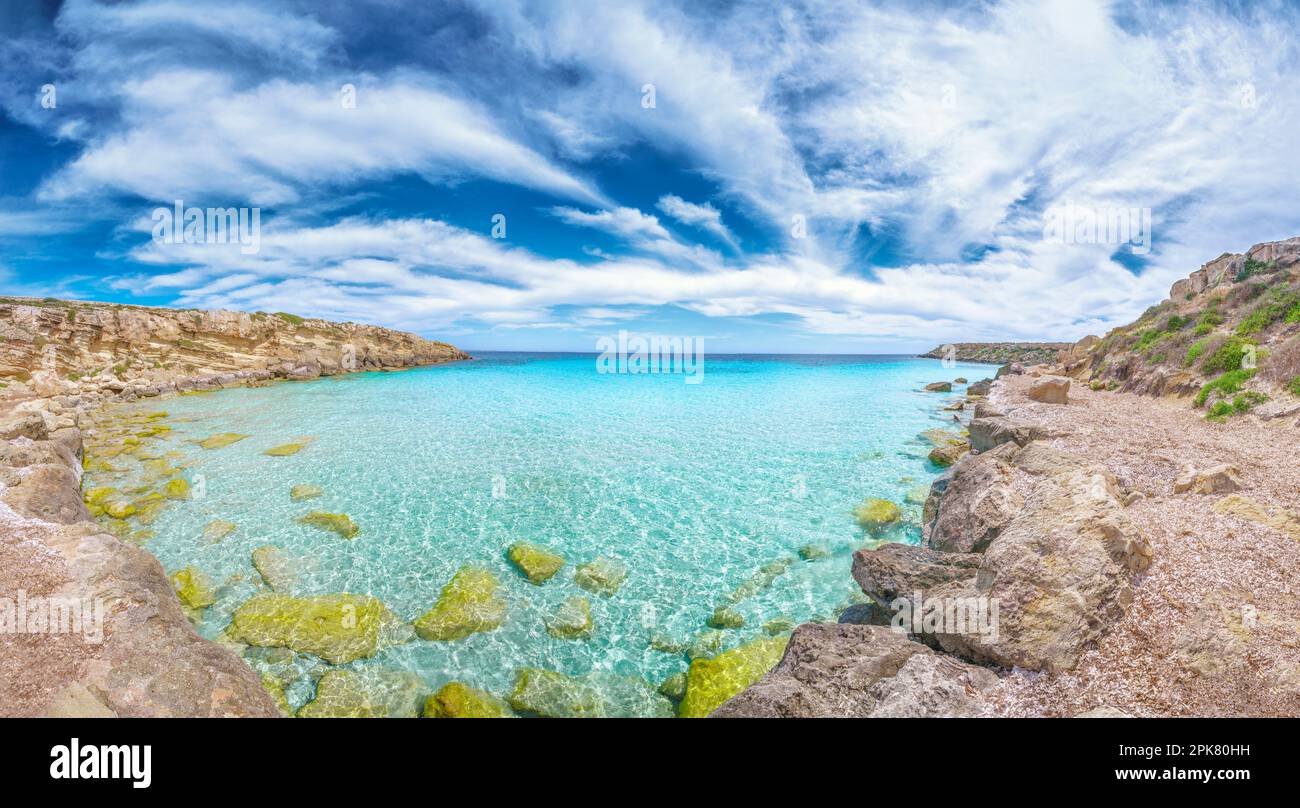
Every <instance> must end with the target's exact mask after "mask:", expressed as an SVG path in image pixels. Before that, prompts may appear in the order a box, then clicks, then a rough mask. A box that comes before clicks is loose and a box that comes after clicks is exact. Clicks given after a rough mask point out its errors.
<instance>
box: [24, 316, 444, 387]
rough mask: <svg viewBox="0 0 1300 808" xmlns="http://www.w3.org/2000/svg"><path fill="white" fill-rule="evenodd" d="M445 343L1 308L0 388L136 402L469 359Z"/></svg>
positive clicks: (231, 321)
mask: <svg viewBox="0 0 1300 808" xmlns="http://www.w3.org/2000/svg"><path fill="white" fill-rule="evenodd" d="M468 358H469V356H468V354H466V353H465V352H463V351H461V350H459V349H457V348H455V347H454V346H451V345H448V344H447V343H444V342H433V341H430V340H426V339H422V338H420V337H417V336H415V335H414V334H408V333H405V332H401V331H393V330H391V329H388V328H380V327H378V326H372V325H360V324H357V323H334V322H329V321H326V320H318V319H311V318H302V317H297V316H295V315H292V314H287V313H284V312H279V313H276V314H266V313H263V312H256V313H253V314H249V313H247V312H236V311H199V310H194V309H163V308H151V307H145V306H124V305H118V304H109V303H87V302H80V301H72V300H56V299H53V298H44V299H38V298H12V297H11V298H0V382H3V383H6V384H7V385H8V386H9V387H10V388H11V389H15V390H21V389H24V388H29V389H31V390H32V391H33V392H36V393H38V394H40V395H55V394H63V395H76V394H82V393H89V392H96V391H100V390H107V391H111V392H114V393H121V392H122V391H123V390H125V389H126V388H128V387H130V388H133V389H135V390H136V391H137V394H139V395H150V394H151V393H152V392H154V391H158V392H167V391H168V390H172V389H177V387H178V386H179V387H181V388H183V387H185V386H187V385H188V386H200V387H202V386H224V385H226V384H229V383H232V382H238V381H241V380H242V381H245V382H246V381H250V380H259V379H275V378H286V379H310V378H315V377H317V376H323V375H331V374H335V373H343V372H348V371H353V370H360V371H364V370H389V369H396V368H406V367H414V366H418V365H432V364H437V363H440V362H449V361H456V360H460V359H468Z"/></svg>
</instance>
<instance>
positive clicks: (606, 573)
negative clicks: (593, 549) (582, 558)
mask: <svg viewBox="0 0 1300 808" xmlns="http://www.w3.org/2000/svg"><path fill="white" fill-rule="evenodd" d="M626 578H627V565H626V564H624V563H623V562H622V561H619V560H618V559H616V558H609V557H608V556H596V558H595V559H594V560H592V561H589V562H587V563H586V564H583V565H582V566H580V567H578V570H577V572H575V573H574V575H573V580H574V582H575V583H577V584H578V586H580V587H582V588H583V589H585V590H587V591H588V592H595V593H596V594H598V595H606V596H608V595H612V594H614V593H615V592H617V591H618V589H619V587H621V586H622V585H623V581H624V579H626Z"/></svg>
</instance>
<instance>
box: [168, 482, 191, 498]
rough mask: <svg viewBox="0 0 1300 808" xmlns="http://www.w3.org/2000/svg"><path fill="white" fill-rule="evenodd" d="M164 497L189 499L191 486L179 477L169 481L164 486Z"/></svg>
mask: <svg viewBox="0 0 1300 808" xmlns="http://www.w3.org/2000/svg"><path fill="white" fill-rule="evenodd" d="M162 493H163V496H165V497H167V498H168V499H189V498H190V484H189V482H188V481H187V480H186V479H185V478H184V477H177V478H176V479H174V480H168V481H167V483H166V484H165V485H164V486H163V490H162Z"/></svg>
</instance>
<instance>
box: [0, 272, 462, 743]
mask: <svg viewBox="0 0 1300 808" xmlns="http://www.w3.org/2000/svg"><path fill="white" fill-rule="evenodd" d="M0 332H3V336H4V341H3V342H2V343H0V378H3V379H4V381H3V382H0V384H3V385H4V386H3V388H0V440H2V441H3V444H2V446H0V452H3V456H2V457H0V592H3V593H5V595H4V596H5V598H6V602H7V603H8V604H9V605H10V607H11V609H12V608H13V605H14V603H15V602H16V603H17V606H18V608H19V609H21V610H22V611H21V612H19V613H18V614H17V615H13V613H12V612H11V613H10V615H11V616H12V617H13V618H15V619H17V618H21V619H25V620H26V621H27V622H26V625H25V627H24V629H25V630H17V626H16V623H15V626H14V627H13V628H11V629H10V630H6V631H4V632H3V633H0V705H3V707H2V711H3V713H4V714H5V715H10V716H146V717H148V716H162V717H165V716H278V715H281V714H282V710H281V707H280V706H279V705H278V704H277V702H276V700H275V699H274V698H273V696H272V695H271V692H270V691H268V689H267V688H266V687H265V686H264V683H263V681H262V680H261V678H260V677H259V676H258V675H257V674H256V673H255V672H254V671H253V669H252V668H251V667H249V665H248V664H247V663H246V662H245V661H244V660H243V659H241V658H240V657H239V656H238V655H237V654H236V653H234V652H233V651H231V650H230V649H229V648H227V647H223V646H222V645H221V644H218V643H216V642H212V641H209V640H206V639H203V638H202V637H200V636H199V634H198V633H197V632H196V631H195V629H194V628H193V626H192V625H191V623H190V620H189V619H188V617H187V615H186V612H185V610H184V608H183V607H182V604H181V602H180V600H178V597H177V591H176V589H175V585H174V582H173V581H172V580H169V579H168V577H167V576H166V575H165V573H164V570H163V568H162V566H161V565H160V564H159V562H158V561H157V559H155V558H154V557H153V556H152V555H150V554H149V553H148V552H146V551H145V550H143V549H140V548H139V547H137V546H135V545H134V544H132V543H131V542H129V541H124V540H123V539H122V538H119V537H117V536H114V535H111V534H110V533H109V532H106V531H105V530H103V529H102V527H101V526H100V525H98V524H96V522H94V521H93V520H92V516H91V514H90V512H89V511H88V509H87V507H86V504H85V502H84V501H83V492H82V491H81V479H82V473H83V468H82V464H83V459H84V450H83V433H82V430H83V428H84V427H87V426H89V423H90V421H91V420H92V419H93V417H94V415H95V413H97V412H98V411H100V410H101V409H102V408H104V407H106V406H108V405H112V404H117V403H122V402H132V401H137V400H140V399H153V398H156V397H159V396H165V395H168V394H174V393H185V392H189V391H206V390H218V389H222V388H227V387H237V386H250V385H252V386H256V385H261V384H267V383H270V382H272V381H279V380H295V379H311V378H317V377H319V376H328V375H333V374H338V373H349V372H362V371H376V370H398V369H403V368H409V367H415V366H421V365H429V364H438V363H443V362H450V361H458V360H462V359H468V358H469V356H468V355H467V354H465V353H464V352H462V351H459V350H458V349H456V348H454V347H452V346H450V345H447V344H445V343H438V342H430V341H427V340H423V339H421V338H419V337H416V336H414V335H411V334H405V333H402V332H396V331H391V330H389V329H383V328H377V327H374V326H363V325H357V324H352V323H343V324H338V323H329V322H327V321H323V320H307V319H302V318H295V317H293V316H292V315H283V316H278V315H263V316H260V317H259V316H257V315H250V314H247V313H242V312H186V311H176V310H168V309H148V308H145V307H133V306H112V305H107V304H90V303H81V302H76V301H50V300H44V301H29V300H24V299H12V298H7V299H4V300H3V301H0ZM53 602H58V603H60V604H62V607H61V608H65V609H71V608H73V607H74V606H75V607H76V608H77V609H78V612H77V614H76V620H77V621H78V622H77V623H71V622H70V623H68V624H65V625H63V626H61V627H53V626H51V625H50V624H49V620H51V619H53V618H50V617H49V615H53V614H54V612H50V613H49V615H45V614H38V612H37V609H36V605H37V604H41V605H42V606H44V605H45V604H49V603H53ZM96 609H102V611H99V612H98V613H96ZM7 619H10V617H9V616H7ZM69 625H71V626H73V627H76V626H77V625H80V628H81V630H67V629H68V628H69ZM60 628H61V630H59V629H60Z"/></svg>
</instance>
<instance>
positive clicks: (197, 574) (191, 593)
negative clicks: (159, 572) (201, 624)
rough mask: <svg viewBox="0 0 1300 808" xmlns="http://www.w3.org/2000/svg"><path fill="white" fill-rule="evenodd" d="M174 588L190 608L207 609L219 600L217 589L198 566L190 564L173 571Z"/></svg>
mask: <svg viewBox="0 0 1300 808" xmlns="http://www.w3.org/2000/svg"><path fill="white" fill-rule="evenodd" d="M171 580H172V588H173V589H175V590H176V597H178V598H180V601H181V603H182V604H183V605H184V606H186V607H187V608H190V609H206V608H207V607H209V606H211V605H212V604H214V603H216V602H217V596H216V590H214V589H213V587H212V582H211V581H210V580H208V576H206V575H204V574H203V573H202V572H201V571H200V570H198V569H197V568H196V567H193V566H189V567H186V568H185V569H180V570H176V571H175V572H173V573H172V577H171Z"/></svg>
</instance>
